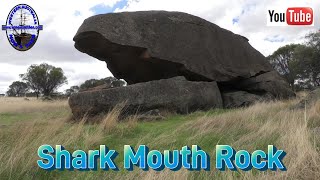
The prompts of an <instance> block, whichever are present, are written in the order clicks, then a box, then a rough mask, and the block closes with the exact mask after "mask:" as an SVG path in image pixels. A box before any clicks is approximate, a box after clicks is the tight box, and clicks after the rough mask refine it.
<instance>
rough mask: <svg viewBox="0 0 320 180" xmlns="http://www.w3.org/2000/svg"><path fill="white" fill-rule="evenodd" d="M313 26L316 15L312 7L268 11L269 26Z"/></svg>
mask: <svg viewBox="0 0 320 180" xmlns="http://www.w3.org/2000/svg"><path fill="white" fill-rule="evenodd" d="M288 25H289V26H313V25H314V15H313V10H312V8H310V7H290V8H287V9H286V10H275V9H268V13H267V26H288Z"/></svg>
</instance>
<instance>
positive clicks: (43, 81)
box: [6, 63, 126, 98]
mask: <svg viewBox="0 0 320 180" xmlns="http://www.w3.org/2000/svg"><path fill="white" fill-rule="evenodd" d="M20 78H21V81H14V82H13V83H12V84H11V85H10V86H9V88H8V91H7V92H6V95H7V96H9V97H23V96H29V97H30V96H35V97H37V98H38V97H39V96H40V95H42V96H65V97H69V96H70V95H72V94H74V93H78V92H79V91H86V90H89V89H91V88H94V87H97V86H100V85H105V87H107V88H112V87H120V86H124V85H126V82H125V81H123V80H119V79H117V78H115V77H107V78H102V79H90V80H86V81H85V82H83V83H82V84H81V85H80V86H71V87H70V88H69V89H66V90H65V92H63V93H59V92H57V90H58V88H59V87H61V86H62V85H64V84H67V83H68V81H67V77H66V76H65V73H64V71H63V70H62V69H61V68H59V67H54V66H52V65H49V64H47V63H42V64H40V65H31V66H30V67H29V68H28V69H27V72H26V73H24V74H20Z"/></svg>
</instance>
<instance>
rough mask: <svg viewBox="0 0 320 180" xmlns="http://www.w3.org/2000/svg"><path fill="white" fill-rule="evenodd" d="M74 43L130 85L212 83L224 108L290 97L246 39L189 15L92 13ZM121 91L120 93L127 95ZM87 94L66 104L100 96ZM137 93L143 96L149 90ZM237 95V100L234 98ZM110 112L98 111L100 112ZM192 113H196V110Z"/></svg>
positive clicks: (84, 93)
mask: <svg viewBox="0 0 320 180" xmlns="http://www.w3.org/2000/svg"><path fill="white" fill-rule="evenodd" d="M74 41H75V48H76V49H78V50H79V51H81V52H83V53H87V54H88V55H90V56H93V57H95V58H97V59H99V60H101V61H105V62H106V63H107V66H108V68H109V70H110V71H111V72H112V73H113V75H114V76H115V77H116V78H118V79H124V80H126V81H127V82H128V84H129V86H131V85H133V84H136V83H145V82H149V81H158V80H161V79H170V78H173V79H172V81H174V80H175V77H178V76H183V77H184V78H185V79H186V80H187V81H191V82H190V83H192V82H203V83H205V82H207V83H208V82H216V83H213V84H212V83H211V84H212V85H213V86H214V85H215V84H217V86H218V88H212V89H211V90H212V91H219V93H217V92H212V93H213V94H220V93H221V94H222V95H221V97H220V98H217V102H219V101H220V100H221V99H223V101H224V102H223V104H227V106H228V107H237V106H239V105H241V104H246V105H247V104H251V103H253V102H243V103H242V101H246V98H243V97H252V98H248V99H252V100H254V101H255V100H256V99H258V97H261V99H264V98H266V97H268V98H270V97H271V98H289V97H292V96H294V93H293V92H292V91H291V90H290V88H289V86H288V84H287V83H286V82H285V81H284V80H283V79H282V78H281V77H280V76H279V75H278V74H277V73H276V72H275V71H274V70H273V69H272V67H271V65H270V64H269V63H268V61H267V60H266V59H265V57H264V56H263V55H262V54H261V53H260V52H258V51H257V50H255V49H254V48H253V47H252V46H251V45H250V44H249V42H248V39H246V38H245V37H243V36H240V35H237V34H234V33H232V32H230V31H228V30H225V29H222V28H220V27H219V26H217V25H215V24H213V23H210V22H208V21H206V20H204V19H201V18H199V17H196V16H193V15H190V14H186V13H181V12H166V11H142V12H123V13H110V14H103V15H96V16H93V17H90V18H88V19H86V20H85V21H84V22H83V24H82V25H81V26H80V28H79V30H78V32H77V34H76V35H75V37H74ZM151 84H152V83H151ZM151 84H150V85H151ZM160 84H161V83H160ZM178 84H179V83H178ZM186 84H188V83H186ZM209 84H210V83H208V84H207V85H209ZM145 85H146V86H147V85H148V84H145ZM180 85H181V84H179V86H180ZM125 88H127V87H124V88H120V89H119V91H122V90H123V91H126V90H124V89H125ZM133 88H134V87H133ZM171 88H173V89H174V88H175V87H171ZM177 88H178V89H179V88H181V87H177ZM193 90H194V92H192V93H191V94H196V93H198V90H196V88H195V89H193ZM112 91H113V90H103V91H102V92H101V93H100V94H102V95H104V96H108V93H111V92H112ZM141 91H143V90H141ZM236 92H241V93H236ZM90 93H92V92H82V93H80V94H78V95H76V96H73V97H71V102H75V101H78V100H77V99H78V98H79V96H83V97H88V98H99V97H98V96H92V97H91V96H89V95H88V94H90ZM141 93H145V95H146V97H147V96H148V95H147V93H149V92H147V91H146V92H141ZM159 93H164V94H165V93H167V92H159ZM111 94H112V93H111ZM111 94H110V95H111ZM120 94H121V93H120ZM224 94H226V95H224ZM239 94H241V96H242V97H240V98H237V96H238V95H239ZM233 96H234V97H233ZM76 97H77V99H75V98H76ZM159 98H161V95H159ZM183 98H185V97H183ZM122 100H124V98H123V97H119V98H118V99H116V100H115V101H116V102H117V101H122ZM147 101H149V100H148V99H144V101H139V103H138V104H137V105H138V106H140V107H144V106H145V105H146V104H148V103H150V102H147ZM239 101H240V102H239ZM94 102H96V101H94V100H90V101H88V102H84V101H83V103H89V104H86V107H88V108H89V107H91V108H96V107H98V106H100V105H98V104H95V103H94ZM73 104H74V103H71V104H70V106H71V108H72V109H73V110H74V109H77V107H80V106H82V105H81V103H75V104H76V106H77V107H75V106H73ZM129 104H130V103H129ZM217 104H219V103H217ZM109 108H110V107H99V108H97V109H99V111H101V112H102V111H107V110H109ZM141 109H145V108H141ZM178 109H179V108H178ZM192 109H201V106H199V107H198V108H192ZM82 110H85V109H82ZM83 113H85V112H83Z"/></svg>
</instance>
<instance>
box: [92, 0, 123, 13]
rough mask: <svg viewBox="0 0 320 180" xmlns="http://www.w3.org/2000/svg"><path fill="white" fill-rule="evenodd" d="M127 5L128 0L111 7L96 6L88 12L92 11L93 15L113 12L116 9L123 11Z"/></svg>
mask: <svg viewBox="0 0 320 180" xmlns="http://www.w3.org/2000/svg"><path fill="white" fill-rule="evenodd" d="M127 4H128V0H121V1H118V2H117V3H116V4H115V5H114V6H113V7H110V6H106V5H104V4H98V5H96V6H94V7H92V8H91V9H90V10H92V11H93V12H94V13H95V14H105V13H111V12H114V11H115V10H116V9H123V8H124V7H125V6H127Z"/></svg>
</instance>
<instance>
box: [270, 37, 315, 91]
mask: <svg viewBox="0 0 320 180" xmlns="http://www.w3.org/2000/svg"><path fill="white" fill-rule="evenodd" d="M305 39H306V42H305V43H303V44H289V45H285V46H283V47H280V48H279V49H277V50H276V51H275V52H274V53H273V54H271V55H270V56H268V57H267V60H268V61H269V62H270V63H271V65H272V67H273V68H274V69H275V70H276V71H278V72H279V73H280V75H281V76H282V77H283V78H284V79H285V80H286V81H287V82H288V83H289V85H290V87H291V88H292V90H294V91H298V90H301V89H313V88H316V87H318V86H320V32H319V31H318V32H311V33H309V34H308V35H307V36H306V37H305Z"/></svg>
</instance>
